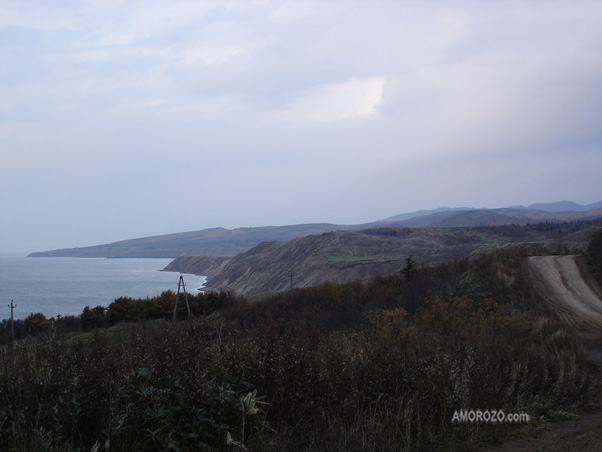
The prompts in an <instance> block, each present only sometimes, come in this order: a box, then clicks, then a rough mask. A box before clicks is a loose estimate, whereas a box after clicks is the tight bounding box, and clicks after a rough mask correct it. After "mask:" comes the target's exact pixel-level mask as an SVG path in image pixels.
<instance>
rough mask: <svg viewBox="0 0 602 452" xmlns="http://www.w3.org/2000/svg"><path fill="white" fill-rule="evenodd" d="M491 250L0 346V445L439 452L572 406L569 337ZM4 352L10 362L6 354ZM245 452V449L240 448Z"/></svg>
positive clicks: (579, 360) (575, 357) (580, 387)
mask: <svg viewBox="0 0 602 452" xmlns="http://www.w3.org/2000/svg"><path fill="white" fill-rule="evenodd" d="M521 259H522V256H521V255H520V253H514V254H513V253H498V254H496V255H492V256H489V257H487V258H484V259H482V260H480V261H479V262H477V263H471V262H468V261H462V262H457V263H455V264H450V265H445V266H440V267H437V268H422V269H417V270H415V272H414V273H413V275H412V277H411V278H407V277H406V276H405V275H390V276H385V277H379V278H375V279H374V280H372V281H370V282H368V283H360V282H354V283H350V284H342V285H341V284H323V285H321V286H318V287H313V288H308V289H297V290H294V291H290V292H286V293H282V294H280V295H277V296H275V297H274V298H272V299H270V300H266V301H265V302H262V303H255V304H250V303H247V302H246V301H245V300H244V298H241V297H238V298H235V297H232V296H230V299H229V300H228V302H227V303H224V304H223V305H222V309H221V310H220V314H219V315H217V314H213V315H212V316H211V317H202V318H198V317H197V318H194V319H188V320H186V321H184V322H180V323H177V324H176V325H174V326H172V325H171V324H170V323H168V322H165V321H163V320H157V321H154V322H146V323H137V324H129V326H128V327H127V328H124V327H123V325H124V324H122V325H121V326H119V327H118V328H113V329H108V330H99V331H98V332H96V333H95V334H93V335H90V333H89V334H88V335H86V336H80V339H77V338H76V339H74V338H68V337H67V336H63V335H61V334H54V336H51V335H50V334H48V335H47V336H45V335H42V336H41V337H39V338H38V339H35V338H28V339H26V340H23V341H17V342H15V343H14V344H13V348H12V349H11V348H10V347H4V348H1V349H0V354H2V356H0V363H2V364H0V365H1V366H2V367H1V368H0V450H74V449H79V450H90V449H91V448H93V447H97V448H100V450H102V449H103V448H105V446H106V449H107V450H115V451H121V450H168V449H169V450H231V449H241V448H243V447H247V448H248V449H249V450H261V451H281V450H287V451H329V450H330V451H339V450H345V451H361V450H385V451H386V450H389V451H399V450H436V449H437V448H439V449H441V450H445V449H449V448H450V447H453V446H456V447H460V448H463V449H465V448H467V447H475V446H476V445H478V444H479V441H480V438H481V436H479V433H480V432H482V431H483V430H484V429H485V430H488V433H489V434H493V436H494V437H495V436H496V435H501V434H503V433H504V432H505V431H506V430H507V429H508V428H509V427H508V426H506V425H494V426H484V425H478V424H454V423H453V422H452V417H453V413H454V411H455V410H460V409H481V410H487V409H497V410H503V411H504V412H506V413H513V412H524V413H528V414H530V415H531V416H532V417H533V418H534V419H537V418H538V417H540V416H545V415H548V414H549V413H550V412H553V411H554V410H559V409H562V408H563V407H566V406H567V405H571V404H574V403H575V402H576V401H578V400H579V399H580V397H582V395H583V394H584V391H585V390H586V389H587V387H588V385H589V382H590V376H589V372H588V368H587V364H586V362H585V359H584V357H583V354H582V352H581V351H580V349H579V348H578V346H577V345H576V342H575V340H574V338H573V336H572V335H571V334H569V333H568V332H567V331H565V330H564V328H563V327H562V326H561V325H560V324H559V323H558V322H557V321H556V320H555V319H554V318H552V317H550V316H548V315H547V314H546V313H545V310H542V309H541V307H540V306H539V305H538V303H537V300H536V299H535V298H533V296H532V294H531V293H530V290H529V288H528V286H527V285H526V284H525V282H524V281H523V280H522V277H521V272H520V261H521ZM13 353H14V358H13ZM243 445H244V446H243Z"/></svg>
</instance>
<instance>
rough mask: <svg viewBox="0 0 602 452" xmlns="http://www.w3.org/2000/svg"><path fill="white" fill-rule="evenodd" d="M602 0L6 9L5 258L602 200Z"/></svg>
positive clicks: (24, 3)
mask: <svg viewBox="0 0 602 452" xmlns="http://www.w3.org/2000/svg"><path fill="white" fill-rule="evenodd" d="M600 23H602V2H599V1H554V0H551V1H545V2H544V1H535V0H534V1H528V0H521V1H511V0H510V1H503V2H502V1H486V2H484V1H478V2H477V1H475V2H471V1H455V0H443V1H438V0H429V1H420V2H419V1H401V0H400V1H397V0H388V1H385V0H381V1H379V0H345V1H335V0H320V1H310V0H298V1H284V0H280V1H269V0H265V1H252V0H238V1H216V2H213V1H186V0H144V1H140V0H124V1H121V0H61V1H47V0H0V253H2V252H4V253H8V252H24V253H28V252H32V251H44V250H50V249H57V248H68V247H79V246H89V245H97V244H102V243H110V242H114V241H118V240H125V239H131V238H137V237H145V236H152V235H160V234H168V233H175V232H183V231H192V230H199V229H205V228H211V227H226V228H236V227H248V226H267V225H285V224H298V223H315V222H327V223H336V224H359V223H365V222H370V221H374V220H379V219H384V218H388V217H390V216H393V215H396V214H400V213H404V212H411V211H415V210H420V209H433V208H437V207H441V206H447V207H460V206H471V207H487V208H496V207H507V206H511V205H529V204H531V203H535V202H553V201H561V200H571V201H575V202H578V203H581V204H589V203H593V202H597V201H600V200H602V176H601V171H600V170H601V169H602V124H601V123H602V83H601V80H602V27H601V26H600Z"/></svg>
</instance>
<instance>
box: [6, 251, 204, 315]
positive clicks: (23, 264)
mask: <svg viewBox="0 0 602 452" xmlns="http://www.w3.org/2000/svg"><path fill="white" fill-rule="evenodd" d="M170 262H171V259H106V258H71V257H25V256H1V255H0V320H2V319H9V318H10V316H11V312H10V311H11V308H10V305H11V304H12V305H13V306H15V305H16V307H15V308H14V312H13V315H14V318H15V319H25V318H26V317H27V316H29V315H30V314H32V313H38V312H40V313H42V314H44V315H45V316H46V317H47V318H50V317H57V316H59V315H60V316H67V315H75V316H77V315H80V314H81V313H82V311H83V309H84V308H85V307H86V306H90V307H91V308H93V307H96V306H105V307H106V306H109V305H110V304H111V303H112V302H113V301H114V300H115V299H117V298H119V297H122V296H124V297H131V298H147V297H154V296H157V295H161V293H162V292H163V291H166V290H171V291H173V292H177V290H178V282H179V280H180V273H174V272H164V271H161V270H162V269H163V268H165V266H167V264H169V263H170ZM182 276H183V280H184V283H185V284H186V291H187V292H188V293H194V294H197V293H199V291H202V287H203V285H204V284H205V282H206V281H207V278H206V277H204V276H197V275H190V274H183V275H182Z"/></svg>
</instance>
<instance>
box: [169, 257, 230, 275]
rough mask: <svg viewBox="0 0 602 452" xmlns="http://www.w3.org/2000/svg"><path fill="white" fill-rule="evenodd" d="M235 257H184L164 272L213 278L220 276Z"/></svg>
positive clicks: (174, 261) (179, 258)
mask: <svg viewBox="0 0 602 452" xmlns="http://www.w3.org/2000/svg"><path fill="white" fill-rule="evenodd" d="M232 257H233V256H203V255H201V256H197V255H184V256H180V257H177V258H175V259H174V260H173V261H171V262H170V263H169V265H168V266H167V267H165V268H164V269H163V271H167V272H180V273H192V274H194V275H202V276H207V277H211V276H214V275H217V274H219V273H220V272H221V271H222V270H223V269H224V267H225V266H226V264H227V263H228V262H229V261H230V260H231V259H232Z"/></svg>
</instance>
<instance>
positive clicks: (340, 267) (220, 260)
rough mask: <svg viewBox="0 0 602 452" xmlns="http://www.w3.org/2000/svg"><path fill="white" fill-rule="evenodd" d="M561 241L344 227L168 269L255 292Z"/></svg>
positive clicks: (498, 233) (580, 241) (577, 237)
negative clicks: (341, 229)
mask: <svg viewBox="0 0 602 452" xmlns="http://www.w3.org/2000/svg"><path fill="white" fill-rule="evenodd" d="M504 231H505V232H504ZM589 235H590V232H589V231H588V230H582V231H578V232H576V233H573V234H569V235H567V236H564V237H563V240H562V246H564V247H566V248H569V249H572V250H575V251H576V252H579V251H582V250H583V249H584V248H585V247H586V246H587V241H588V238H589ZM556 242H557V239H555V238H554V237H553V234H552V233H547V235H546V234H541V235H539V236H536V235H533V234H523V235H522V236H521V235H520V234H519V235H517V232H516V230H514V229H512V228H509V229H471V228H457V229H448V228H444V229H435V228H428V229H409V228H405V229H391V228H385V229H373V230H367V231H363V232H348V231H347V232H345V231H338V232H329V233H324V234H320V235H312V236H308V237H301V238H297V239H294V240H289V241H286V242H276V241H272V242H263V243H260V244H259V245H257V246H255V247H253V248H251V249H250V250H248V251H245V252H242V253H240V254H237V255H236V256H233V257H228V258H224V257H223V256H181V257H180V258H178V259H176V260H175V261H174V262H172V264H170V265H169V266H168V267H167V268H166V270H171V271H180V272H187V273H195V274H202V275H205V276H209V280H208V283H207V288H208V289H209V290H222V289H224V290H234V291H236V293H239V294H252V293H261V292H272V291H280V290H286V289H289V288H290V287H291V283H292V287H306V286H312V285H315V284H319V283H322V282H326V281H335V282H345V281H349V280H354V279H366V278H369V277H372V276H375V275H378V274H381V275H386V274H390V273H394V272H397V271H400V270H402V269H403V268H404V267H405V265H406V259H407V258H408V257H409V256H412V257H413V260H414V262H415V263H416V264H418V265H420V264H424V265H431V264H437V263H442V262H447V261H450V260H454V259H458V258H463V257H474V256H478V255H482V254H485V253H488V252H491V251H494V250H496V249H500V248H506V247H512V246H538V247H539V246H546V247H550V248H553V247H555V246H557V245H558V243H556ZM291 274H292V275H293V276H292V281H291V277H290V275H291Z"/></svg>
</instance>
